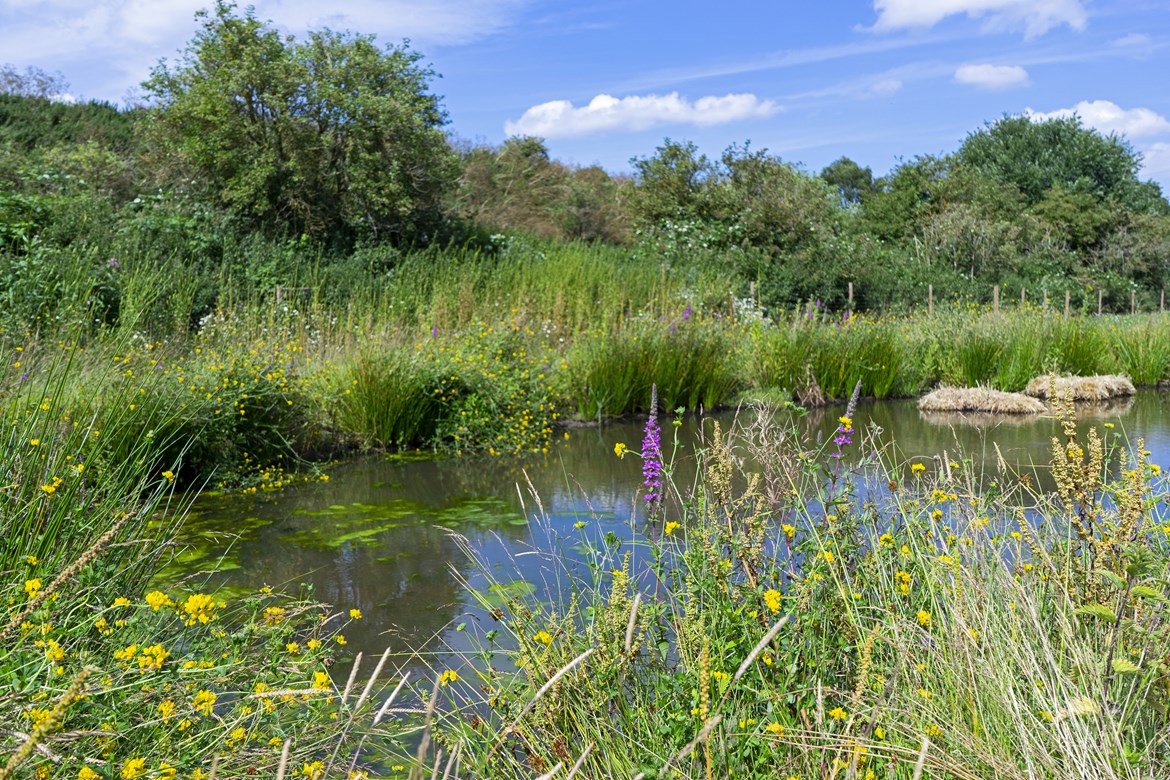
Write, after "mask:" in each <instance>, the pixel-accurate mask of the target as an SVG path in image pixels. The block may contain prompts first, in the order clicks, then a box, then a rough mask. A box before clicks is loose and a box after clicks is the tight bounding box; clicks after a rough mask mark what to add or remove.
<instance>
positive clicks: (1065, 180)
mask: <svg viewBox="0 0 1170 780" xmlns="http://www.w3.org/2000/svg"><path fill="white" fill-rule="evenodd" d="M957 156H958V158H959V160H960V161H961V162H962V163H964V164H966V165H970V166H972V167H973V168H975V169H977V170H979V171H980V172H982V173H984V174H985V175H987V176H990V177H992V178H993V179H996V180H997V181H1000V182H1004V183H1007V184H1011V185H1013V186H1014V187H1016V188H1017V189H1018V190H1019V191H1020V193H1021V194H1023V196H1024V199H1025V201H1026V203H1027V205H1035V204H1038V203H1040V202H1041V201H1042V200H1043V199H1044V197H1045V195H1046V193H1048V191H1049V190H1051V189H1053V188H1055V187H1061V188H1063V189H1065V190H1067V191H1068V192H1070V193H1081V194H1087V195H1092V196H1093V197H1095V198H1097V199H1099V200H1106V199H1109V200H1114V201H1116V202H1117V203H1118V204H1120V205H1121V206H1123V207H1124V208H1128V209H1131V210H1135V211H1149V210H1151V209H1156V208H1159V207H1158V206H1157V201H1162V203H1163V204H1164V203H1165V201H1164V200H1163V199H1162V198H1161V197H1160V195H1161V192H1160V190H1157V185H1151V183H1149V182H1141V181H1140V180H1139V179H1138V178H1137V174H1138V170H1139V169H1140V167H1141V161H1142V158H1141V155H1140V154H1138V153H1137V152H1135V151H1134V150H1133V147H1132V146H1130V144H1129V142H1128V141H1126V140H1125V139H1123V138H1120V137H1118V136H1117V135H1115V134H1112V133H1111V134H1109V135H1102V134H1101V133H1099V132H1097V131H1096V130H1093V129H1092V128H1088V127H1085V126H1083V125H1082V124H1081V119H1080V117H1077V116H1073V117H1069V118H1067V119H1049V120H1047V121H1044V122H1035V121H1033V120H1032V119H1031V118H1030V117H1027V116H1005V117H1003V118H1002V119H1000V120H998V121H996V122H994V123H989V124H987V125H986V126H984V127H983V128H981V129H980V130H977V131H975V132H973V133H971V134H970V135H968V136H967V138H966V140H964V141H963V144H962V146H961V147H959V151H958V155H957ZM1151 187H1152V188H1153V189H1151ZM1155 190H1157V194H1156V195H1155V194H1154V191H1155ZM1151 196H1153V197H1151Z"/></svg>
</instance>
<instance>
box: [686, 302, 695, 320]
mask: <svg viewBox="0 0 1170 780" xmlns="http://www.w3.org/2000/svg"><path fill="white" fill-rule="evenodd" d="M693 312H694V310H693V309H692V308H691V305H690V304H689V303H688V304H687V307H686V308H685V309H683V322H686V321H687V320H689V319H690V318H691V314H692V313H693Z"/></svg>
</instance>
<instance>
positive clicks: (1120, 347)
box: [1109, 318, 1170, 385]
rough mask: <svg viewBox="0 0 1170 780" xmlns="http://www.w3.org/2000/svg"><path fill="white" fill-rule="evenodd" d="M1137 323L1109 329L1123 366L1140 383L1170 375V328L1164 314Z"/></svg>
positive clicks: (1154, 381)
mask: <svg viewBox="0 0 1170 780" xmlns="http://www.w3.org/2000/svg"><path fill="white" fill-rule="evenodd" d="M1143 319H1145V322H1141V323H1139V324H1137V326H1136V327H1129V328H1125V327H1118V326H1116V325H1115V326H1114V327H1111V328H1110V329H1109V343H1110V345H1111V346H1112V347H1113V354H1114V355H1115V356H1116V360H1117V363H1118V364H1119V365H1120V366H1121V369H1122V370H1123V371H1124V372H1125V373H1126V374H1128V375H1129V377H1130V379H1132V380H1133V381H1134V383H1135V384H1138V385H1156V384H1158V383H1159V382H1161V381H1162V380H1164V379H1170V328H1168V327H1167V324H1166V323H1165V322H1163V321H1161V319H1162V318H1158V319H1155V318H1143Z"/></svg>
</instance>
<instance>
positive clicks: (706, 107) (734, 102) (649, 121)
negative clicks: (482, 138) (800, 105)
mask: <svg viewBox="0 0 1170 780" xmlns="http://www.w3.org/2000/svg"><path fill="white" fill-rule="evenodd" d="M779 110H780V106H778V105H776V104H775V103H773V102H772V101H770V100H760V99H759V98H757V97H756V96H755V95H751V94H740V95H723V96H722V97H716V96H714V95H712V96H708V97H701V98H699V99H698V100H695V101H690V100H687V99H686V98H682V97H679V94H678V93H677V92H671V93H670V94H669V95H631V96H629V97H624V98H615V97H613V96H611V95H598V96H597V97H595V98H593V100H591V101H589V104H588V105H585V106H581V107H580V108H577V107H576V106H574V105H573V104H572V103H571V102H569V101H568V100H552V101H549V102H548V103H541V104H540V105H537V106H533V107H532V108H530V109H528V110H527V111H525V112H524V114H523V116H521V117H520V118H519V119H517V120H516V121H515V122H511V121H509V122H506V123H505V124H504V131H505V132H506V133H508V135H518V134H520V135H538V136H542V137H544V138H564V137H567V136H575V135H587V134H589V133H600V132H605V131H607V130H646V129H648V128H650V127H654V126H656V125H664V124H689V125H719V124H724V123H726V122H734V121H737V120H740V119H753V118H759V117H767V116H771V115H773V114H775V113H776V112H777V111H779Z"/></svg>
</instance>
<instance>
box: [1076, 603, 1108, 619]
mask: <svg viewBox="0 0 1170 780" xmlns="http://www.w3.org/2000/svg"><path fill="white" fill-rule="evenodd" d="M1076 613H1077V614H1078V615H1082V616H1085V617H1095V618H1100V619H1101V620H1117V613H1115V612H1114V611H1113V610H1111V609H1110V608H1109V607H1107V606H1105V605H1104V604H1087V605H1085V606H1083V607H1077V609H1076Z"/></svg>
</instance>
